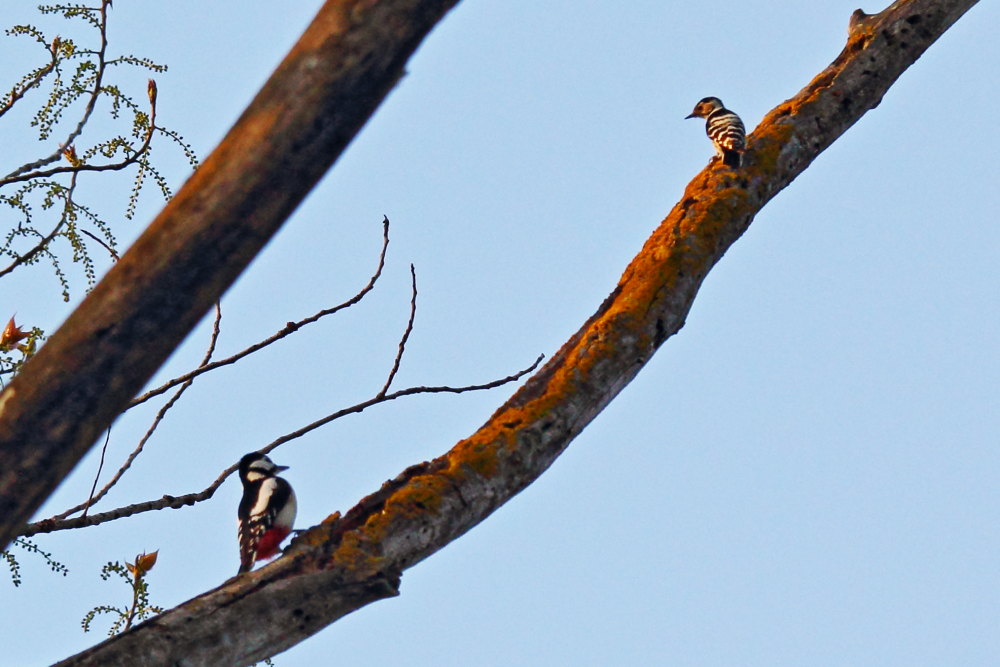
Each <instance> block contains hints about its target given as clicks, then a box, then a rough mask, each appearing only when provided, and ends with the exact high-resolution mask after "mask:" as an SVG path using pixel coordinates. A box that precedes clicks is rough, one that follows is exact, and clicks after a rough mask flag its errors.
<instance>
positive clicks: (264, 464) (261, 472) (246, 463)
mask: <svg viewBox="0 0 1000 667" xmlns="http://www.w3.org/2000/svg"><path fill="white" fill-rule="evenodd" d="M282 470H288V466H279V465H275V463H274V461H272V460H271V459H269V458H267V456H265V455H264V454H261V453H260V452H250V453H249V454H247V455H246V456H244V457H243V458H242V459H240V480H241V481H243V482H244V483H245V482H254V481H256V480H258V479H264V478H265V477H274V476H275V475H277V474H278V473H279V472H281V471H282Z"/></svg>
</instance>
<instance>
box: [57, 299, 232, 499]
mask: <svg viewBox="0 0 1000 667" xmlns="http://www.w3.org/2000/svg"><path fill="white" fill-rule="evenodd" d="M221 322H222V307H221V306H220V305H219V304H218V303H217V304H215V322H214V323H213V325H212V337H211V340H210V341H209V343H208V350H207V351H206V352H205V356H204V358H203V359H202V361H201V365H202V366H204V365H205V364H207V363H208V362H209V361H210V360H211V359H212V355H213V354H214V353H215V345H216V343H217V342H218V340H219V333H220V331H221ZM193 382H194V379H193V378H192V379H190V380H188V381H187V382H185V383H184V384H183V385H182V386H181V388H180V389H178V390H177V392H176V393H175V394H174V395H173V396H172V397H171V398H170V400H169V401H167V402H166V403H165V404H164V405H163V407H161V408H160V410H159V411H158V412H157V413H156V417H154V418H153V423H152V424H150V426H149V429H148V430H147V431H146V433H145V434H144V435H143V436H142V439H140V440H139V444H138V445H136V447H135V449H134V450H132V453H131V454H129V456H128V458H127V459H125V462H124V463H123V464H122V465H121V467H120V468H118V472H116V473H115V474H114V476H113V477H112V478H111V479H110V480H108V483H107V484H105V485H104V486H103V487H102V488H101V490H100V491H99V492H98V493H97V494H96V495H95V494H94V489H96V488H97V479H98V478H99V477H100V475H101V469H100V467H99V468H98V469H97V477H95V478H94V487H93V488H91V490H90V497H89V498H87V500H86V502H83V503H80V504H79V505H76V506H74V507H70V508H69V509H67V510H65V511H63V512H60V513H59V514H56V515H55V516H54V517H53V518H54V519H65V518H66V517H68V516H70V515H73V514H76V513H77V512H79V511H80V510H81V509H82V510H83V516H87V510H88V509H89V508H90V507H91V505H93V504H94V503H96V502H98V501H99V500H100V499H101V498H103V497H104V496H105V495H106V494H107V493H108V491H110V490H111V488H112V487H113V486H114V485H115V484H117V483H118V480H120V479H121V478H122V475H124V474H125V471H126V470H128V469H129V468H130V467H131V466H132V463H133V462H134V461H135V460H136V458H137V457H138V456H139V454H141V453H142V450H143V448H144V447H145V446H146V442H147V441H149V439H150V438H151V437H152V436H153V432H154V431H156V428H157V427H158V426H159V425H160V422H161V421H163V417H164V416H165V415H166V414H167V411H168V410H170V408H172V407H173V406H174V404H175V403H177V401H178V400H179V399H180V397H181V396H182V395H183V394H184V392H185V391H187V389H188V387H190V386H191V384H192V383H193ZM109 435H110V431H109ZM107 446H108V445H107V442H105V443H104V447H105V449H106V448H107ZM103 465H104V451H102V452H101V467H103Z"/></svg>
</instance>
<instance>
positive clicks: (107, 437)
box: [61, 428, 111, 516]
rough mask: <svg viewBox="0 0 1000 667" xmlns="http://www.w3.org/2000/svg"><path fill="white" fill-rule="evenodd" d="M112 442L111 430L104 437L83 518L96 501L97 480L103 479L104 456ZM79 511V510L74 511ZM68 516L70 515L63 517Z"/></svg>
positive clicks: (84, 505)
mask: <svg viewBox="0 0 1000 667" xmlns="http://www.w3.org/2000/svg"><path fill="white" fill-rule="evenodd" d="M109 442H111V429H110V428H109V429H108V430H107V435H105V436H104V446H103V447H101V462H100V463H98V464H97V474H96V475H94V483H93V485H91V487H90V495H89V496H87V502H85V503H84V504H83V508H82V509H83V514H82V515H81V516H87V510H89V509H90V505H91V501H92V500H93V499H94V491H95V490H96V489H97V480H99V479H101V471H102V470H104V455H105V454H107V453H108V443H109ZM74 511H78V510H74ZM61 516H68V515H65V514H64V515H61Z"/></svg>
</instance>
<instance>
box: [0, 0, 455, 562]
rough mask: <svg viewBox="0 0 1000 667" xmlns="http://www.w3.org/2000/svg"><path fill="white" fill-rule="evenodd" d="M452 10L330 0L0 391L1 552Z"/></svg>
mask: <svg viewBox="0 0 1000 667" xmlns="http://www.w3.org/2000/svg"><path fill="white" fill-rule="evenodd" d="M457 2H458V0H381V1H378V2H373V1H372V0H327V2H326V3H325V4H324V5H323V7H322V9H320V11H319V13H318V14H317V15H316V18H315V19H314V20H313V22H312V24H311V25H310V26H309V27H308V28H307V29H306V31H305V33H304V34H303V35H302V37H301V38H300V39H299V41H298V43H297V44H296V45H295V46H294V47H293V48H292V50H291V52H289V54H288V55H287V56H286V57H285V59H284V61H283V62H282V63H281V64H280V65H279V66H278V68H277V70H276V71H275V72H274V74H272V75H271V78H270V79H269V80H268V81H267V83H266V84H265V85H264V87H263V88H262V89H261V91H260V93H258V95H257V96H256V98H254V100H253V102H251V104H250V106H249V107H248V108H247V110H246V111H245V112H244V113H243V115H242V116H241V117H240V119H239V120H238V121H237V122H236V125H235V126H234V127H233V128H232V129H231V130H230V131H229V133H228V135H227V136H226V138H225V139H224V140H223V141H222V143H221V144H220V145H219V146H218V147H217V148H216V149H215V151H213V152H212V154H211V155H210V156H209V157H208V159H207V160H205V162H204V164H203V165H202V166H201V167H200V168H199V169H198V170H197V171H196V172H195V173H194V175H193V176H192V177H191V178H190V180H188V182H187V183H185V185H184V186H183V187H182V188H181V190H180V192H178V193H177V196H175V197H174V198H173V199H172V200H171V201H170V203H169V204H167V206H166V207H165V208H164V210H163V211H162V212H161V213H160V215H159V216H157V218H156V220H154V221H153V223H152V224H151V225H150V227H149V228H148V229H147V230H146V231H145V232H144V233H143V234H142V236H141V237H140V238H139V240H138V241H136V243H135V244H134V245H133V246H132V247H131V248H130V249H129V251H128V252H127V253H126V254H125V256H124V257H122V259H121V261H119V262H118V263H117V264H115V266H114V267H113V268H112V269H111V271H110V272H109V273H108V275H107V276H106V277H105V278H104V279H103V280H102V281H101V282H100V284H98V286H97V287H96V288H95V289H94V291H93V292H91V294H90V295H89V296H88V297H87V298H86V299H85V300H84V302H83V303H82V304H81V305H80V306H79V307H78V308H77V309H76V310H75V311H74V312H73V314H72V315H70V317H69V319H67V320H66V322H65V323H64V324H63V325H62V326H61V327H60V328H59V330H58V331H57V332H56V333H55V334H54V335H53V336H52V338H51V339H50V340H49V341H48V342H47V343H46V344H45V345H44V346H43V347H42V349H41V350H39V352H38V354H37V355H36V356H35V357H34V358H33V359H31V360H30V361H29V362H28V363H27V364H26V365H25V367H24V369H23V370H22V371H21V373H20V374H19V375H18V376H17V377H16V378H15V379H14V381H13V382H12V383H11V384H10V385H9V386H8V387H7V389H6V390H4V392H3V393H2V394H0V548H3V547H4V546H6V545H7V544H8V543H9V542H10V540H11V539H13V538H14V536H16V535H17V534H18V533H19V532H20V531H21V529H22V528H23V526H24V524H25V523H26V522H27V521H28V519H29V518H30V517H31V514H32V513H33V512H34V511H35V510H37V509H38V507H39V506H40V505H41V503H42V502H43V501H44V500H45V499H46V498H47V497H48V495H49V494H50V493H51V492H52V491H53V490H54V489H55V487H56V485H57V484H58V483H59V482H60V481H62V479H63V478H64V477H65V476H66V475H67V474H68V473H69V471H70V470H71V469H72V468H73V466H74V465H76V463H77V462H78V461H79V460H80V459H81V458H82V457H83V455H84V454H86V453H87V450H88V449H90V447H91V446H92V445H93V443H94V441H95V440H96V438H97V437H98V436H99V435H100V433H101V432H103V431H104V429H106V428H107V427H108V425H109V424H110V423H111V422H112V420H113V419H114V418H115V417H116V416H117V415H118V414H119V413H120V412H121V411H122V410H123V409H124V408H125V407H126V405H127V404H128V401H129V400H131V399H132V397H133V396H135V395H136V393H137V392H138V391H139V390H140V389H141V388H142V386H143V385H144V384H145V383H146V381H147V380H148V379H149V378H150V377H151V376H152V374H153V373H154V372H155V371H156V369H157V368H159V366H160V365H161V364H162V363H163V361H165V360H166V358H167V356H169V354H170V353H171V352H172V351H173V350H174V348H175V347H177V345H179V344H180V342H181V341H182V340H183V339H184V337H185V336H186V335H187V334H188V332H190V330H191V329H192V328H193V327H194V326H195V324H197V322H198V320H200V319H201V317H202V316H203V315H204V314H205V313H206V312H207V311H208V309H209V308H211V306H212V304H214V303H215V302H216V301H218V299H219V297H220V296H221V295H222V293H223V292H224V291H225V290H226V289H227V288H228V287H229V285H230V284H232V282H233V281H234V280H235V279H236V277H237V276H238V275H239V274H240V273H241V272H242V271H243V269H244V268H246V266H247V265H248V264H249V263H250V261H251V260H252V259H253V257H254V256H255V255H256V254H257V253H258V252H259V251H260V249H261V248H262V247H263V246H264V244H265V243H266V242H267V241H268V239H270V238H271V236H273V235H274V233H275V232H277V230H278V229H279V227H280V226H281V224H282V223H283V222H284V221H285V219H286V218H287V217H288V216H289V215H290V214H291V213H292V211H293V210H294V209H295V207H296V206H298V204H299V202H301V201H302V199H303V198H304V197H305V196H306V194H308V192H309V191H310V190H311V189H312V187H313V185H315V183H316V182H317V181H318V180H319V179H320V177H322V176H323V174H324V173H325V172H326V171H327V169H328V168H329V167H330V165H332V164H333V162H334V161H335V160H336V159H337V157H338V156H339V155H340V153H341V152H342V151H343V150H344V149H345V148H346V147H347V144H348V143H349V142H350V141H351V139H353V137H354V135H355V134H356V133H357V132H358V130H360V128H361V126H362V125H364V123H365V122H366V121H367V120H368V118H369V116H370V115H371V114H372V113H373V112H374V110H375V108H376V107H377V106H378V105H379V103H381V101H382V100H383V99H384V98H385V96H386V95H387V94H388V92H389V91H390V90H391V89H392V87H393V86H394V85H395V84H396V82H397V81H398V80H399V78H400V77H401V76H402V74H403V68H404V66H405V64H406V61H407V60H408V59H409V57H410V55H411V54H412V53H413V51H414V50H415V49H416V48H417V46H418V45H419V44H420V42H421V40H422V39H423V38H424V37H425V36H426V35H427V33H428V32H429V31H430V30H431V28H433V27H434V25H435V24H436V23H437V22H438V21H439V20H440V19H441V18H442V17H443V16H444V14H445V13H446V12H447V11H448V10H449V9H451V7H452V6H454V5H455V4H456V3H457Z"/></svg>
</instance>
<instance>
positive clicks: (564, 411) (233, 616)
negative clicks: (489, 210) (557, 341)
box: [61, 0, 975, 665]
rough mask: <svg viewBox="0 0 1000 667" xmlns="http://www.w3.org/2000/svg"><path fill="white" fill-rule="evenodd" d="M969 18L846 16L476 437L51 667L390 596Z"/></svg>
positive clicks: (144, 659) (257, 627)
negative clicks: (834, 40)
mask: <svg viewBox="0 0 1000 667" xmlns="http://www.w3.org/2000/svg"><path fill="white" fill-rule="evenodd" d="M974 4H975V0H901V1H900V2H896V3H895V4H893V5H892V6H891V7H889V8H888V9H886V10H885V11H884V12H882V13H881V14H878V15H871V16H868V15H864V14H859V13H855V15H854V16H853V17H852V18H851V21H850V29H849V38H848V42H847V46H846V47H845V48H844V50H843V52H842V53H841V54H840V55H839V56H838V57H837V58H836V60H835V61H834V62H833V63H832V64H831V65H830V66H829V67H828V68H827V69H826V70H824V71H823V72H822V73H820V74H819V75H818V76H817V77H816V78H815V79H813V81H812V82H810V83H809V85H807V86H806V87H805V88H804V89H803V90H802V91H800V92H799V93H798V94H797V95H796V96H795V97H793V98H792V99H790V100H788V101H786V102H784V103H782V104H780V105H778V107H777V108H775V109H774V110H773V111H771V112H770V113H769V114H768V115H767V117H766V118H765V119H764V120H763V121H762V122H761V124H760V126H759V127H758V128H757V129H756V130H755V131H754V132H753V134H752V135H751V136H750V139H749V145H748V151H747V154H746V156H745V158H744V167H743V168H742V169H740V170H732V169H729V168H726V167H724V166H722V165H721V164H720V163H719V162H718V160H717V159H713V161H712V162H711V163H710V164H709V166H708V167H707V168H706V169H705V170H704V171H702V172H701V173H700V174H699V175H698V176H696V177H695V179H694V180H693V181H692V182H691V183H690V184H689V185H688V187H687V189H686V190H685V192H684V196H683V198H682V200H681V201H680V202H679V203H678V204H677V205H676V206H675V207H674V208H673V210H672V211H671V212H670V213H669V215H668V216H667V217H666V219H665V220H664V221H663V222H662V223H661V225H660V226H659V227H658V228H657V229H656V231H655V232H654V233H653V235H652V236H651V237H650V238H649V240H648V241H647V242H646V244H645V246H644V247H643V249H642V251H641V252H640V253H639V254H638V255H637V256H636V257H635V259H634V260H633V261H632V263H631V264H630V265H629V266H628V268H627V269H626V270H625V273H624V275H623V276H622V278H621V280H620V282H619V284H618V286H617V287H616V288H615V289H614V291H613V292H612V293H611V295H610V296H609V297H608V298H607V299H606V300H605V302H604V303H603V304H602V305H601V306H600V308H599V309H598V310H597V312H596V313H595V314H594V315H593V316H592V317H591V318H590V319H589V320H588V321H587V322H586V323H585V324H584V326H583V327H582V328H581V329H580V331H578V332H577V333H576V334H575V335H574V336H573V337H572V338H571V339H570V340H569V341H568V342H567V343H566V344H565V345H564V346H563V347H562V349H560V350H559V352H558V353H557V354H556V355H555V356H554V357H553V358H552V359H551V361H549V363H548V364H546V366H545V367H544V368H543V369H542V370H540V371H539V372H538V373H537V374H536V375H535V376H534V377H533V378H532V379H531V380H530V381H529V382H528V383H527V384H526V385H525V386H524V387H522V388H521V389H520V390H519V391H518V392H516V393H515V394H514V396H513V397H511V398H510V400H508V401H507V403H505V404H504V405H503V406H502V407H501V408H500V409H499V410H497V412H496V413H494V414H493V416H492V417H491V418H490V419H489V421H488V422H487V423H486V424H485V425H484V426H483V427H482V428H480V429H479V430H478V431H477V432H476V433H474V434H473V435H472V436H471V437H469V438H468V439H466V440H463V441H461V442H459V443H458V444H457V445H456V446H455V447H454V448H452V449H451V451H449V452H448V453H446V454H445V455H443V456H441V457H439V458H437V459H435V460H433V461H430V462H426V463H423V464H420V465H416V466H413V467H411V468H410V469H408V470H406V471H404V472H403V473H402V474H401V475H399V477H397V478H396V479H395V480H392V481H391V482H387V483H386V484H385V485H384V486H383V488H382V489H381V490H379V491H378V492H376V493H374V494H372V495H371V496H369V497H367V498H365V499H364V500H362V501H361V503H359V504H358V505H357V506H356V507H354V508H353V509H352V510H351V511H350V512H348V513H347V515H346V516H344V517H343V518H341V517H339V515H335V516H333V517H330V519H328V520H327V521H326V522H324V523H323V524H321V525H319V526H316V527H314V528H312V529H310V530H309V531H308V532H306V533H305V534H304V535H302V536H300V537H299V538H298V539H297V540H296V541H295V542H294V543H293V545H292V547H291V548H290V549H289V550H288V552H287V554H286V556H285V557H284V558H281V559H279V560H277V561H275V562H274V563H272V564H270V565H268V566H266V567H264V568H262V569H260V570H258V571H256V572H252V573H250V574H248V575H245V576H242V577H239V578H236V579H232V580H230V581H228V582H226V583H225V584H223V585H222V586H221V587H219V588H217V589H215V590H213V591H210V592H208V593H206V594H204V595H202V596H199V597H198V598H195V599H193V600H191V601H189V602H186V603H184V604H182V605H180V606H179V607H177V608H175V609H172V610H170V611H168V612H166V613H164V614H162V615H160V616H158V617H156V618H154V619H151V620H150V621H147V622H145V623H143V624H142V625H140V626H138V627H136V628H134V629H132V630H131V631H130V632H127V633H124V634H122V635H119V636H117V637H114V638H112V639H109V640H108V641H106V642H104V643H103V644H100V645H98V646H96V647H94V648H92V649H90V650H88V651H86V652H84V653H82V654H80V655H78V656H76V657H74V658H71V659H69V660H67V661H66V662H64V663H61V664H64V665H106V664H118V663H120V662H122V661H123V660H131V661H133V662H135V663H141V664H148V665H166V664H170V665H244V664H248V663H250V662H253V661H254V660H260V659H262V658H264V657H266V656H268V655H272V654H274V653H276V652H278V651H281V650H283V649H284V648H287V647H288V646H290V645H292V644H294V643H295V642H296V641H299V640H300V639H301V638H303V637H305V636H308V635H309V634H311V633H313V632H315V631H317V630H318V629H320V628H322V627H323V626H324V625H326V624H328V623H330V622H332V621H334V620H336V619H337V618H339V617H341V616H343V615H344V614H346V613H349V612H350V611H352V610H354V609H356V608H359V607H361V606H363V605H364V604H367V603H368V602H371V601H373V600H375V599H379V598H381V597H386V596H390V595H393V594H394V593H395V591H396V585H397V583H398V579H399V576H400V575H401V573H402V571H403V570H405V569H406V568H408V567H410V566H412V565H414V564H415V563H417V562H419V561H421V560H422V559H424V558H426V557H427V556H429V555H430V554H432V553H434V552H435V551H437V550H438V549H440V548H441V547H443V546H444V545H445V544H447V543H448V542H450V541H451V540H454V539H456V538H457V537H459V536H460V535H462V534H463V533H465V532H466V531H467V530H469V529H470V528H471V527H473V526H474V525H476V524H477V523H479V522H480V521H482V520H483V519H484V518H486V517H487V516H488V515H489V514H490V513H491V512H492V511H493V510H494V509H496V508H497V507H498V506H499V505H501V504H503V503H504V502H506V501H507V500H508V499H510V498H511V497H512V496H514V495H515V494H516V493H518V492H519V491H520V490H521V489H523V488H524V487H525V486H527V485H528V484H530V483H531V482H532V481H533V480H534V479H536V478H537V477H538V476H539V475H540V474H541V473H542V472H544V471H545V469H546V468H547V467H548V466H549V465H550V464H551V463H552V461H553V460H554V459H555V458H556V457H557V456H558V455H559V454H560V453H561V452H562V451H563V450H564V449H565V448H566V446H567V445H568V444H569V442H570V441H571V440H572V439H573V437H575V436H576V435H577V434H578V433H579V432H580V431H581V430H582V429H583V428H584V427H585V426H586V425H587V424H588V423H589V422H590V420H591V419H593V418H594V416H596V415H597V414H598V413H599V412H600V411H601V409H602V408H604V406H606V405H607V404H608V403H609V402H610V401H611V400H612V398H614V396H615V395H616V394H617V393H618V392H619V391H620V390H621V389H622V387H624V386H625V385H626V384H627V383H628V382H629V381H630V380H631V379H632V378H633V377H634V376H635V375H636V373H638V371H639V370H640V369H641V368H642V366H643V365H644V364H645V363H646V362H647V361H648V360H649V359H650V358H651V356H652V355H653V353H654V352H655V351H656V350H657V348H658V347H659V346H660V345H661V344H662V343H663V341H664V340H665V339H666V338H667V337H669V336H670V335H672V334H674V333H675V332H676V331H677V330H679V329H680V327H681V326H682V325H683V323H684V319H685V317H686V315H687V312H688V310H689V308H690V306H691V304H692V302H693V300H694V297H695V294H696V293H697V290H698V288H699V286H700V285H701V282H702V280H703V279H704V277H705V276H706V275H707V273H708V271H709V270H710V269H711V268H712V266H713V265H714V264H715V263H716V262H717V261H718V260H719V259H720V258H721V256H722V254H723V253H724V252H725V251H726V249H727V248H728V247H729V246H730V245H731V244H732V243H733V242H734V241H735V240H736V239H737V238H739V236H740V235H741V234H742V233H743V232H744V231H745V230H746V229H747V227H748V226H749V225H750V222H751V221H752V219H753V217H754V215H755V214H756V213H757V211H759V210H760V209H761V208H762V207H763V206H764V205H765V204H766V203H767V202H768V201H769V200H770V199H771V198H772V197H773V196H774V195H775V194H777V192H779V191H780V190H781V189H782V188H784V187H785V186H786V185H788V184H789V183H790V182H791V181H792V180H793V179H794V178H795V177H796V176H797V175H798V174H799V173H801V172H802V171H803V170H804V169H805V168H806V167H807V166H808V165H809V163H810V162H812V160H813V159H814V158H815V157H816V156H817V155H818V154H819V153H820V152H821V151H822V150H823V149H825V148H826V147H827V146H829V145H830V144H831V143H832V142H833V141H834V140H835V139H836V138H837V137H838V136H840V135H841V134H842V133H843V132H844V131H846V130H847V128H849V127H850V126H851V125H852V124H853V123H855V122H856V121H857V120H858V119H859V118H860V117H861V116H862V115H863V114H864V113H865V112H866V111H867V110H869V109H871V108H873V107H875V106H877V105H878V103H879V102H880V101H881V99H882V95H883V94H884V93H885V91H886V90H887V89H888V88H889V86H890V85H891V84H892V83H893V82H894V81H895V80H896V79H897V78H898V77H899V75H900V74H902V72H903V71H904V70H905V69H906V68H907V67H909V65H911V64H912V63H913V62H914V61H915V60H916V59H917V58H918V57H919V56H920V55H921V54H922V53H923V51H924V50H925V49H927V47H928V46H930V44H931V43H933V42H934V40H935V39H937V37H939V36H940V35H941V34H942V33H943V32H944V31H945V30H946V29H947V28H948V27H949V26H950V25H951V24H952V23H954V22H955V21H956V20H957V19H958V18H959V17H960V16H961V15H962V14H963V13H964V12H965V11H967V10H968V9H969V8H970V7H971V6H972V5H974ZM845 18H846V17H845Z"/></svg>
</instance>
